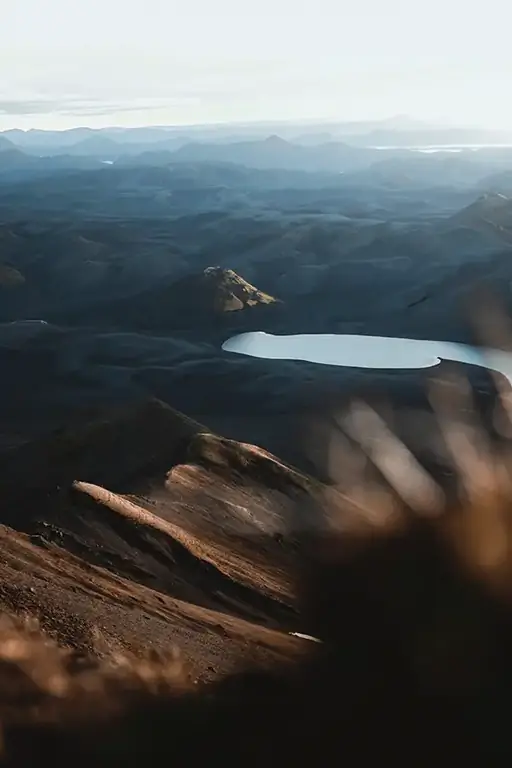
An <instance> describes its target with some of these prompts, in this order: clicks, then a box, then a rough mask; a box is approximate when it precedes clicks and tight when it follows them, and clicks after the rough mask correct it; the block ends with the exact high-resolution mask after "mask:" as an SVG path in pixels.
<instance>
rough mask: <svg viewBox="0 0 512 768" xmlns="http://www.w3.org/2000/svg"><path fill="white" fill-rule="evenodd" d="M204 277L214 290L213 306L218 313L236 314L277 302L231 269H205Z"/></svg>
mask: <svg viewBox="0 0 512 768" xmlns="http://www.w3.org/2000/svg"><path fill="white" fill-rule="evenodd" d="M203 275H204V277H205V278H206V280H207V281H208V282H210V283H211V284H212V285H213V286H214V289H215V296H214V306H215V309H216V310H217V311H220V312H236V311H239V310H241V309H245V308H246V307H254V306H256V305H258V304H275V303H276V302H277V301H278V300H277V299H275V298H274V297H273V296H270V295H269V294H267V293H263V291H260V290H258V288H256V287H255V286H254V285H251V283H248V282H247V280H244V278H243V277H240V275H238V274H237V273H236V272H235V271H234V270H232V269H223V268H222V267H207V268H206V269H205V270H204V273H203Z"/></svg>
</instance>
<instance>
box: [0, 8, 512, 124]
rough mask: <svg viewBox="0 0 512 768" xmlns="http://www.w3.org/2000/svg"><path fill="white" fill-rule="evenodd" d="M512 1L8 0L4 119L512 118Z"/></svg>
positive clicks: (1, 18)
mask: <svg viewBox="0 0 512 768" xmlns="http://www.w3.org/2000/svg"><path fill="white" fill-rule="evenodd" d="M511 27H512V3H510V1H509V0H486V1H485V2H483V0H428V2H422V3H419V2H416V1H415V0H357V2H356V0H351V2H350V3H348V2H347V0H251V1H250V2H248V0H44V1H43V0H3V3H2V9H1V11H0V130H2V129H6V128H14V127H18V128H35V127H37V128H51V129H56V128H70V127H73V126H78V125H89V126H91V127H104V126H109V125H124V126H134V125H164V124H166V125H171V124H192V123H221V122H250V121H257V120H287V119H289V120H298V119H328V120H330V119H334V120H364V119H380V118H385V117H389V116H391V115H394V114H408V115H410V116H412V117H416V118H419V119H425V120H428V121H431V122H432V121H434V122H440V123H443V124H464V125H475V126H477V125H478V126H485V127H502V128H511V129H512V99H511V97H510V79H511V76H512V46H511V45H510V43H509V40H510V29H511Z"/></svg>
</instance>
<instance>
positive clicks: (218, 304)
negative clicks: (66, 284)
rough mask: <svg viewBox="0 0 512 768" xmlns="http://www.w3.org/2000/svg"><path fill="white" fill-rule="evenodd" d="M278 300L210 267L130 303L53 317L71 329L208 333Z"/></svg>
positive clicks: (228, 271)
mask: <svg viewBox="0 0 512 768" xmlns="http://www.w3.org/2000/svg"><path fill="white" fill-rule="evenodd" d="M277 304H278V300H277V299H275V298H274V297H273V296H270V295H269V294H267V293H264V292H263V291H260V290H259V289H258V288H255V287H254V286H253V285H251V284H250V283H248V282H247V281H246V280H244V279H243V278H242V277H240V275H238V274H237V273H236V272H235V271H234V270H232V269H222V268H220V267H207V268H206V269H205V270H204V271H203V272H201V273H199V274H197V273H196V274H192V275H187V276H185V277H183V278H181V279H179V280H176V281H173V282H172V283H169V284H168V285H159V286H158V287H155V288H151V289H149V290H146V291H142V292H140V293H138V294H135V295H133V296H129V297H126V298H120V299H114V300H111V301H104V302H98V303H97V304H95V305H93V306H92V307H90V306H89V307H87V308H86V309H85V310H82V311H78V312H76V313H74V312H73V311H67V312H66V313H65V314H64V315H63V314H60V315H59V314H55V315H53V316H52V315H51V314H50V315H49V319H51V320H53V321H55V322H66V324H71V325H73V324H75V325H80V324H84V323H85V324H90V325H99V326H104V325H107V326H109V327H112V328H116V327H117V328H123V329H132V330H133V329H134V330H146V331H147V330H151V331H155V332H162V331H170V330H175V331H179V330H191V329H201V328H203V329H209V327H210V324H211V323H212V322H216V323H217V324H218V323H219V322H220V321H221V320H222V316H223V315H227V314H229V315H231V314H238V313H239V312H240V311H241V310H248V311H250V310H254V309H255V308H259V307H265V306H267V307H268V306H271V305H277Z"/></svg>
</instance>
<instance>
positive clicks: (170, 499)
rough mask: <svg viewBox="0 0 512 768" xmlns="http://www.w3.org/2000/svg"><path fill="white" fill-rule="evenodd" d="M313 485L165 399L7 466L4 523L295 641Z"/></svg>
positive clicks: (63, 436) (43, 444) (10, 459)
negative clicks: (299, 533)
mask: <svg viewBox="0 0 512 768" xmlns="http://www.w3.org/2000/svg"><path fill="white" fill-rule="evenodd" d="M315 488H316V484H315V483H313V481H311V480H309V479H308V478H307V477H305V476H303V475H302V474H300V473H298V472H296V471H295V470H293V469H292V468H290V467H288V466H286V465H285V464H283V463H282V462H280V461H278V460H277V459H276V458H275V457H273V456H271V455H270V454H267V453H266V452H265V451H262V450H261V449H258V448H256V447H254V446H249V445H244V444H241V443H237V442H235V441H230V440H226V439H224V438H221V437H218V436H215V435H213V434H211V433H209V432H208V431H207V430H206V429H205V428H204V427H201V425H199V424H197V423H196V422H194V421H192V420H190V419H187V417H185V416H183V415H182V414H179V413H178V412H176V411H174V410H173V409H171V408H169V407H168V406H165V405H164V404H163V403H159V402H158V401H149V402H147V403H142V404H141V405H140V406H139V407H137V408H128V409H121V410H118V411H115V412H113V413H111V414H107V416H106V417H105V418H102V419H98V420H95V421H93V422H90V423H87V424H86V425H84V426H83V427H82V428H79V427H75V428H73V429H72V430H68V431H64V432H60V433H55V434H54V435H52V436H50V437H48V438H46V439H44V440H40V441H37V442H34V443H32V444H29V445H26V446H22V447H21V448H18V449H17V450H15V451H13V452H11V454H10V456H6V457H5V460H4V463H3V466H2V468H1V470H0V515H1V520H2V522H4V523H8V524H9V525H11V526H13V527H14V528H16V529H18V530H20V531H24V532H28V533H30V534H31V535H32V536H36V538H37V540H38V541H40V542H41V543H42V545H43V546H49V545H52V546H53V545H58V546H59V547H61V548H64V549H65V550H67V551H69V552H70V553H73V554H74V555H76V556H79V557H80V558H82V559H83V560H85V561H88V562H90V563H91V564H94V565H95V566H100V567H102V568H105V569H107V570H108V571H110V572H112V573H113V574H115V575H116V576H120V577H123V578H128V579H131V580H132V581H134V582H137V583H139V584H142V585H145V586H147V587H151V588H153V589H157V590H158V591H159V592H162V593H164V594H168V595H170V596H171V597H173V598H176V599H180V600H185V601H187V602H191V603H194V604H195V605H201V606H203V607H206V608H209V609H214V610H217V611H222V612H224V613H230V614H232V615H235V616H239V617H240V618H245V619H251V620H257V621H258V623H260V624H262V625H267V626H274V627H276V628H287V629H289V630H290V631H291V630H292V629H296V628H298V623H297V622H298V619H297V616H296V614H295V609H294V592H293V586H292V572H293V565H294V554H293V546H292V543H291V542H290V543H289V545H286V544H285V543H284V542H285V541H286V540H287V539H286V536H287V532H288V531H289V530H290V529H293V527H294V525H295V526H297V525H298V523H299V517H298V516H302V518H304V516H305V515H306V516H307V515H309V514H310V513H312V510H313V507H314V503H315V502H314V494H315Z"/></svg>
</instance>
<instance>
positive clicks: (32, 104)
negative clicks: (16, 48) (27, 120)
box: [0, 96, 199, 117]
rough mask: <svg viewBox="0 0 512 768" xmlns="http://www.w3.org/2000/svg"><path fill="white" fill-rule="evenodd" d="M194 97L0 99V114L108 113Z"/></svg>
mask: <svg viewBox="0 0 512 768" xmlns="http://www.w3.org/2000/svg"><path fill="white" fill-rule="evenodd" d="M198 101H199V100H198V99H197V98H193V97H179V98H159V99H155V98H153V99H139V98H135V99H130V100H129V101H123V102H116V101H103V100H99V99H84V98H77V97H54V98H48V97H44V96H41V97H32V98H27V99H0V115H9V116H29V115H66V116H73V115H75V116H77V117H78V116H80V115H83V116H87V115H109V114H111V113H114V112H116V113H117V112H138V111H148V110H159V109H165V108H168V107H175V106H183V105H190V104H197V103H198Z"/></svg>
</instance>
